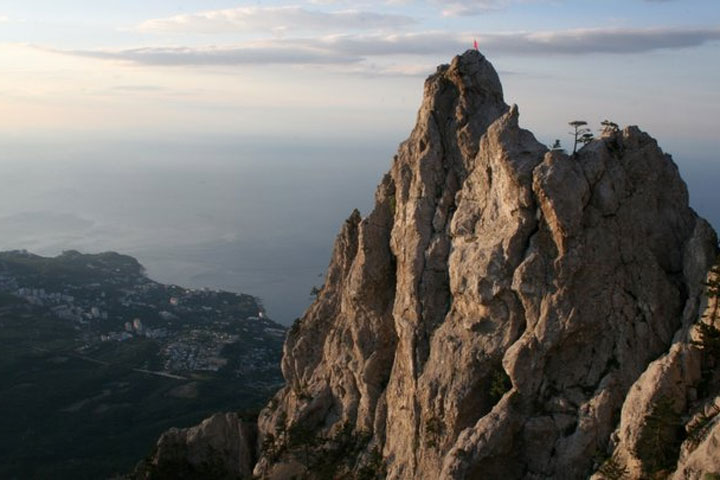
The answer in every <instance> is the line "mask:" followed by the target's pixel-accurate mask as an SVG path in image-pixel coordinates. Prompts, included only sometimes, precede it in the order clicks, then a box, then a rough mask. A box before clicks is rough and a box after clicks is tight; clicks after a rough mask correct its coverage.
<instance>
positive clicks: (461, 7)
mask: <svg viewBox="0 0 720 480" xmlns="http://www.w3.org/2000/svg"><path fill="white" fill-rule="evenodd" d="M432 3H435V4H437V5H439V6H440V7H441V8H442V13H443V15H445V16H447V17H455V16H468V15H481V14H483V13H488V12H495V11H498V10H502V9H504V8H506V7H507V6H508V5H509V4H510V3H511V0H433V2H432Z"/></svg>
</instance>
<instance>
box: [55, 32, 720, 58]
mask: <svg viewBox="0 0 720 480" xmlns="http://www.w3.org/2000/svg"><path fill="white" fill-rule="evenodd" d="M473 38H476V39H477V40H478V43H479V44H480V49H481V50H482V51H484V52H486V53H488V54H491V55H530V56H543V55H587V54H634V53H643V52H650V51H654V50H660V49H678V48H688V47H697V46H701V45H704V44H706V43H709V42H713V41H718V40H720V28H718V27H714V28H648V29H636V28H610V29H576V30H563V31H555V32H552V31H546V32H515V33H498V34H485V35H474V34H472V33H463V34H452V33H447V32H421V33H401V34H356V35H330V36H324V37H317V38H292V39H286V38H275V39H269V40H265V41H260V42H253V43H246V44H238V45H232V46H211V47H144V48H134V49H125V50H74V51H57V50H54V51H57V52H59V53H66V54H71V55H78V56H84V57H93V58H100V59H107V60H121V61H128V62H134V63H140V64H149V65H247V64H255V65H263V64H301V65H302V64H310V65H317V64H346V65H347V64H354V63H359V62H362V61H364V60H368V59H372V58H373V57H390V56H393V55H418V56H421V55H435V54H437V55H443V56H447V55H448V54H451V53H453V52H459V51H463V50H465V49H466V48H468V47H469V46H470V44H471V42H472V39H473Z"/></svg>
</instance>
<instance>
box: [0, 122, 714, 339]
mask: <svg viewBox="0 0 720 480" xmlns="http://www.w3.org/2000/svg"><path fill="white" fill-rule="evenodd" d="M400 140H402V139H401V138H392V137H390V136H388V138H373V139H358V138H355V139H350V140H348V139H345V140H342V139H332V138H331V139H323V140H319V139H303V138H300V137H294V138H225V137H214V138H208V137H202V138H192V137H189V136H178V138H163V139H143V138H137V137H133V138H113V139H107V138H95V139H90V140H88V139H87V138H82V137H67V138H66V137H58V136H54V137H49V138H46V139H43V140H42V141H40V140H37V139H28V138H12V137H10V138H3V139H2V142H0V143H2V147H1V149H2V155H1V156H0V250H11V249H25V250H28V251H30V252H33V253H36V254H40V255H57V254H58V253H61V252H62V251H64V250H69V249H74V250H79V251H81V252H84V253H95V252H102V251H109V250H113V251H117V252H120V253H125V254H128V255H132V256H134V257H136V258H137V259H138V260H139V261H140V262H141V263H142V264H143V265H144V266H145V268H146V270H147V273H148V275H149V276H150V277H151V278H153V279H155V280H158V281H160V282H164V283H172V284H177V285H181V286H184V287H194V288H201V287H209V288H217V289H223V290H230V291H235V292H243V293H248V294H251V295H254V296H257V297H259V298H260V299H261V300H262V302H263V304H264V306H265V309H266V310H267V313H268V315H269V317H271V318H273V319H274V320H276V321H278V322H280V323H283V324H286V325H289V324H291V323H292V321H293V320H294V319H295V318H297V317H299V316H301V315H302V314H303V312H304V310H305V309H306V308H307V307H308V306H309V304H310V302H311V300H312V297H311V294H310V291H311V289H312V288H313V287H314V286H320V285H321V284H322V283H323V277H324V274H325V270H326V268H327V265H328V262H329V259H330V254H331V251H332V245H333V242H334V239H335V236H336V235H337V233H338V231H339V229H340V227H341V225H342V223H343V221H344V219H346V218H347V217H348V216H349V215H350V213H351V212H352V210H353V209H354V208H358V209H359V210H360V211H361V212H362V213H363V214H367V213H368V212H369V211H370V209H371V208H372V205H373V194H374V191H375V188H376V186H377V184H378V183H379V181H380V179H381V177H382V175H383V174H384V173H385V172H386V171H387V170H388V168H389V167H390V165H391V161H392V157H393V154H394V153H395V151H396V150H397V146H398V143H399V141H400ZM675 161H676V162H677V163H678V166H679V168H680V171H681V173H682V174H683V176H684V178H685V180H686V182H687V183H688V185H689V189H690V192H691V204H692V206H693V207H694V208H695V209H696V210H697V211H698V212H699V213H700V214H701V215H703V216H705V217H706V218H708V219H709V220H710V222H711V223H712V224H713V225H714V226H716V227H717V226H720V202H718V201H717V199H718V197H717V191H718V187H719V186H720V183H719V182H720V166H719V165H718V162H716V161H714V159H712V158H708V155H707V154H702V155H699V154H692V155H690V156H685V157H680V156H676V158H675Z"/></svg>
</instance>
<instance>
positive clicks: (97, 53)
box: [45, 41, 361, 66]
mask: <svg viewBox="0 0 720 480" xmlns="http://www.w3.org/2000/svg"><path fill="white" fill-rule="evenodd" d="M45 50H48V51H52V52H56V53H65V54H70V55H76V56H81V57H88V58H97V59H103V60H120V61H126V62H131V63H138V64H144V65H158V66H177V65H272V64H302V65H318V64H342V63H352V62H358V61H360V60H361V58H359V57H353V56H349V55H347V54H344V53H341V52H337V51H332V50H328V49H323V48H319V47H313V46H312V45H308V46H306V47H303V46H295V47H292V46H290V45H286V44H285V43H284V42H273V41H268V42H261V43H256V44H246V45H238V46H208V47H143V48H131V49H125V50H55V49H45Z"/></svg>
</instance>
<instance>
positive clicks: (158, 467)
mask: <svg viewBox="0 0 720 480" xmlns="http://www.w3.org/2000/svg"><path fill="white" fill-rule="evenodd" d="M256 439H257V427H256V426H255V424H254V423H252V422H250V423H249V422H246V421H243V420H242V419H240V418H239V417H238V415H237V414H235V413H217V414H215V415H213V416H212V417H210V418H207V419H205V420H203V422H202V423H201V424H200V425H197V426H195V427H191V428H183V429H178V428H172V429H170V430H168V431H167V432H165V433H163V435H162V436H161V437H160V440H158V442H157V445H156V447H155V450H154V451H153V453H152V454H151V455H150V457H148V458H147V459H146V460H145V461H143V462H141V463H140V464H139V465H138V467H137V469H136V471H135V472H134V473H133V475H132V476H131V478H134V479H137V480H140V479H164V478H167V479H195V478H213V479H228V480H229V479H233V480H235V479H238V478H240V479H243V478H247V479H249V478H251V477H252V467H253V464H254V463H255V450H256V448H255V447H256Z"/></svg>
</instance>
